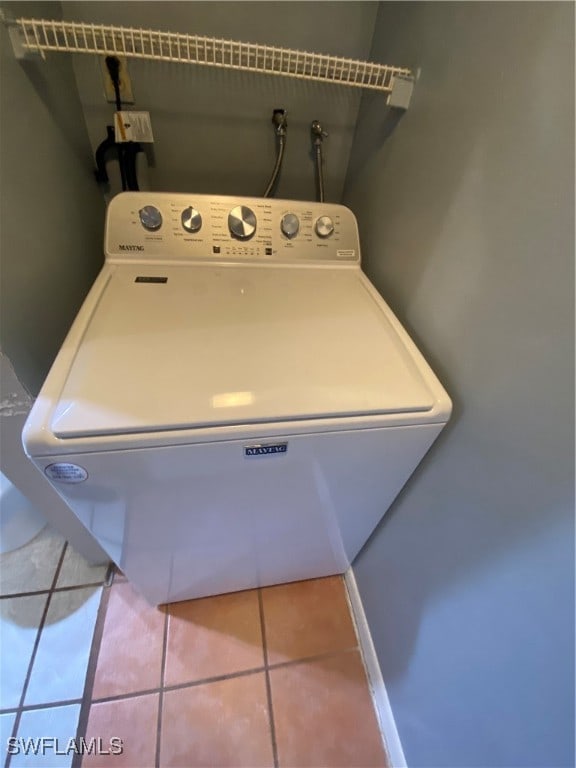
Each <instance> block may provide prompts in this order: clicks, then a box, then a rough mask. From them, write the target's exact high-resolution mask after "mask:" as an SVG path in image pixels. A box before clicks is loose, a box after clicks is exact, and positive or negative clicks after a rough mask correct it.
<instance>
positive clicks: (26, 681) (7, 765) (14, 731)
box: [4, 541, 68, 768]
mask: <svg viewBox="0 0 576 768" xmlns="http://www.w3.org/2000/svg"><path fill="white" fill-rule="evenodd" d="M67 548H68V542H67V541H65V542H64V546H63V547H62V552H61V553H60V557H59V558H58V564H57V565H56V570H55V571H54V576H53V578H52V583H51V585H50V591H49V592H48V596H47V597H46V605H45V606H44V610H43V611H42V616H41V618H40V623H39V624H38V631H37V632H36V638H35V639H34V647H33V648H32V655H31V656H30V662H29V664H28V670H27V672H26V677H25V678H24V685H23V686H22V693H21V694H20V702H19V704H18V709H17V711H16V717H15V718H14V725H13V726H12V734H11V736H12V737H13V738H16V734H17V733H18V729H19V728H20V720H21V719H22V711H23V710H22V707H23V706H24V699H25V698H26V691H27V690H28V685H29V684H30V678H31V677H32V668H33V666H34V661H35V659H36V653H37V652H38V646H39V645H40V637H41V635H42V630H43V629H44V624H45V623H46V617H47V616H48V609H49V608H50V601H51V600H52V594H53V590H54V587H55V586H56V582H57V581H58V577H59V575H60V569H61V568H62V563H63V562H64V555H65V554H66V549H67ZM11 760H12V755H11V754H9V755H8V756H7V758H6V762H5V763H4V765H5V768H10V762H11Z"/></svg>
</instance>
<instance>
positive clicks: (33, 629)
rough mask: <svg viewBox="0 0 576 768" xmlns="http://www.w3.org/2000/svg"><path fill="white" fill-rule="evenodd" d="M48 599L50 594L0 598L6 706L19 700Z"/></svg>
mask: <svg viewBox="0 0 576 768" xmlns="http://www.w3.org/2000/svg"><path fill="white" fill-rule="evenodd" d="M47 600H48V595H31V596H30V597H6V598H3V599H2V600H0V643H1V645H2V653H1V654H0V691H1V694H2V707H3V708H4V709H9V708H10V707H17V706H18V704H19V703H20V697H21V696H22V690H23V688H24V682H25V680H26V675H27V673H28V666H29V664H30V659H31V657H32V651H33V649H34V643H35V641H36V635H37V634H38V627H39V626H40V621H41V619H42V614H43V612H44V608H45V606H46V601H47Z"/></svg>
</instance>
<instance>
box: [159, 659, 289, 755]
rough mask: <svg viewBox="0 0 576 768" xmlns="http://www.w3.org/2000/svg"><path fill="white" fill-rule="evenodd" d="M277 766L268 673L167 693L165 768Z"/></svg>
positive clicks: (164, 724)
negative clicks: (268, 699)
mask: <svg viewBox="0 0 576 768" xmlns="http://www.w3.org/2000/svg"><path fill="white" fill-rule="evenodd" d="M273 764H274V761H273V756H272V739H271V735H270V723H269V720H268V707H267V699H266V683H265V676H264V673H263V672H259V673H256V674H252V675H244V676H241V677H234V678H230V679H228V680H220V681H218V682H215V683H205V684H201V685H195V686H191V687H189V688H180V689H178V690H175V691H167V692H166V693H165V694H164V704H163V712H162V736H161V747H160V765H161V766H163V768H167V767H168V766H185V767H186V768H196V767H198V768H199V767H200V766H202V768H204V766H220V767H221V768H224V767H225V766H233V767H234V768H260V766H272V765H273Z"/></svg>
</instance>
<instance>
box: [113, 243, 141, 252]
mask: <svg viewBox="0 0 576 768" xmlns="http://www.w3.org/2000/svg"><path fill="white" fill-rule="evenodd" d="M118 247H119V248H120V250H121V251H143V250H144V246H143V245H126V244H124V243H120V245H119V246H118Z"/></svg>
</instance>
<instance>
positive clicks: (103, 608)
mask: <svg viewBox="0 0 576 768" xmlns="http://www.w3.org/2000/svg"><path fill="white" fill-rule="evenodd" d="M110 591H111V588H110V587H102V595H101V597H100V605H99V606H98V613H97V615H96V623H95V625H94V634H93V635H92V644H91V646H90V656H89V657H88V667H87V669H86V680H85V682H84V692H83V695H82V702H81V704H80V715H79V716H78V727H77V729H76V739H77V740H78V739H79V738H80V737H82V736H85V735H86V731H87V729H88V717H89V715H90V707H91V705H92V692H93V690H94V681H95V679H96V667H97V664H98V655H99V653H100V644H101V642H102V635H103V634H104V624H105V623H106V614H107V613H108V603H109V601H110ZM81 763H82V755H79V754H75V755H74V758H73V760H72V768H80V765H81Z"/></svg>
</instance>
